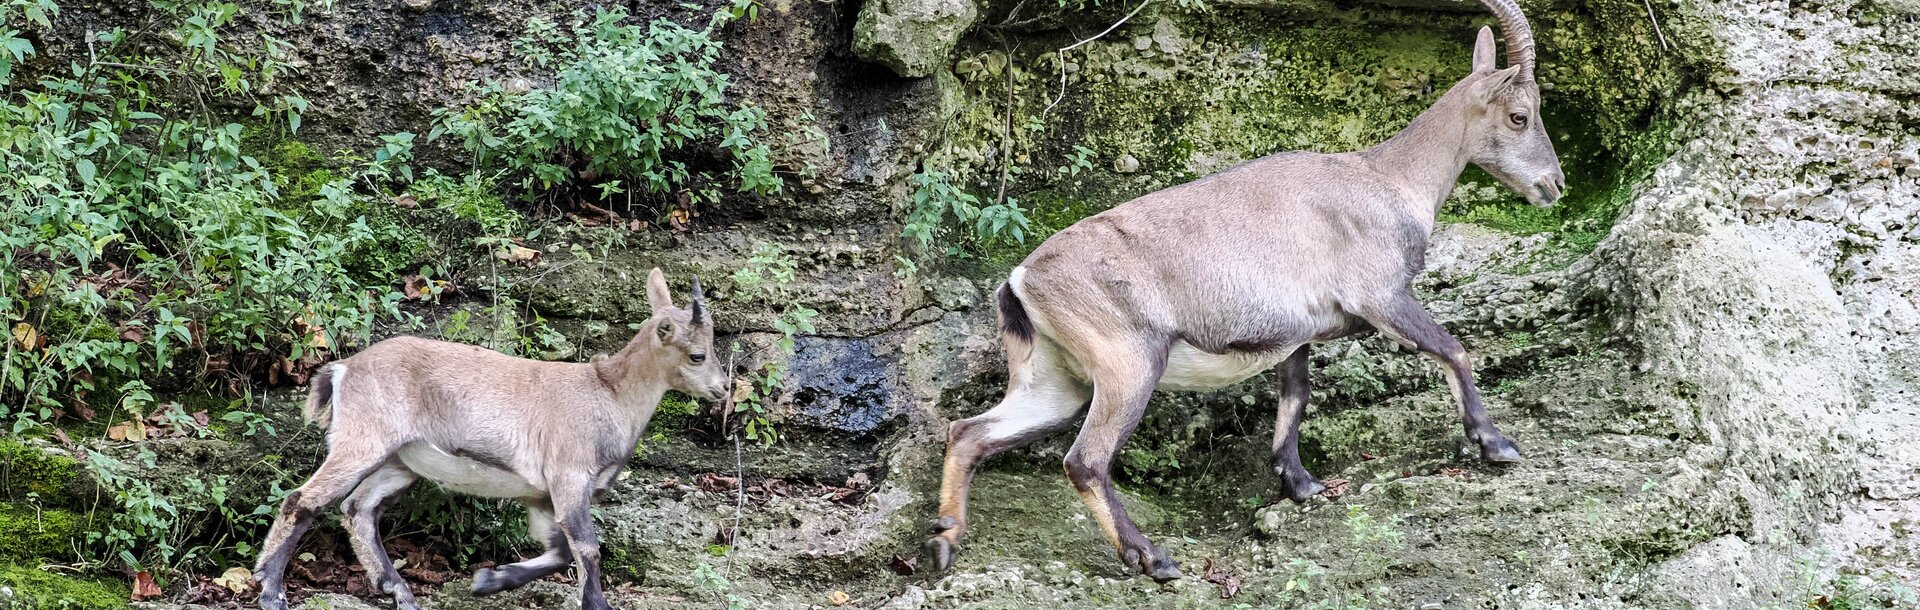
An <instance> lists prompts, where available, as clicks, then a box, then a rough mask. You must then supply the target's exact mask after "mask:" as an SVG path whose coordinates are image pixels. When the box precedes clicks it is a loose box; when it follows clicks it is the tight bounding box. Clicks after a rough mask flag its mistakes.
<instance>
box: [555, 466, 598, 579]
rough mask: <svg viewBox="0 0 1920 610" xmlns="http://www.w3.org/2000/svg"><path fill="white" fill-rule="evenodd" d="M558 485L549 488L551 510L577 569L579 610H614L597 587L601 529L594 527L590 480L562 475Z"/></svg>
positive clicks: (592, 482)
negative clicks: (576, 564) (551, 503)
mask: <svg viewBox="0 0 1920 610" xmlns="http://www.w3.org/2000/svg"><path fill="white" fill-rule="evenodd" d="M557 483H558V484H556V485H552V486H551V487H550V489H551V490H552V493H553V508H554V513H555V514H556V515H557V516H558V517H559V518H560V531H562V532H564V533H565V534H566V537H567V547H568V548H570V549H572V551H573V560H574V561H575V562H577V563H578V564H579V566H580V610H613V606H612V605H609V604H608V603H607V596H606V594H605V593H604V592H602V591H601V588H600V587H601V583H600V530H599V529H598V528H596V527H594V525H593V487H594V481H593V478H592V477H589V476H585V475H573V476H565V477H561V479H560V481H557Z"/></svg>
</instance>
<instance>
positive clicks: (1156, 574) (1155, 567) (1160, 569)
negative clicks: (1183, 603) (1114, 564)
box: [1120, 545, 1180, 582]
mask: <svg viewBox="0 0 1920 610" xmlns="http://www.w3.org/2000/svg"><path fill="white" fill-rule="evenodd" d="M1120 561H1122V562H1124V563H1126V564H1127V568H1128V569H1131V570H1139V571H1140V573H1141V574H1145V575H1147V576H1148V577H1149V578H1152V579H1153V581H1154V582H1168V581H1173V580H1179V579H1180V562H1177V561H1174V560H1173V559H1172V558H1169V557H1167V552H1166V551H1162V550H1160V549H1159V548H1158V547H1155V546H1152V545H1148V546H1147V549H1146V551H1144V552H1142V551H1141V550H1140V549H1133V548H1130V549H1127V550H1126V552H1125V553H1123V554H1121V556H1120Z"/></svg>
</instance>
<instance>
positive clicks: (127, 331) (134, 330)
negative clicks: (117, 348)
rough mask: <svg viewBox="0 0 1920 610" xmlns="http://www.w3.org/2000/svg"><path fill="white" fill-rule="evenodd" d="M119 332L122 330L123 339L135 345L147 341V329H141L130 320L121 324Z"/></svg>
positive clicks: (121, 336)
mask: <svg viewBox="0 0 1920 610" xmlns="http://www.w3.org/2000/svg"><path fill="white" fill-rule="evenodd" d="M119 330H120V338H121V339H125V340H127V341H132V342H134V343H139V342H142V341H146V340H147V329H144V328H141V327H139V326H138V325H136V324H135V323H134V322H133V321H132V320H128V321H127V322H125V323H123V324H121V325H120V328H119Z"/></svg>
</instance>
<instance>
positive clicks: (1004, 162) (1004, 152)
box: [993, 4, 1145, 205]
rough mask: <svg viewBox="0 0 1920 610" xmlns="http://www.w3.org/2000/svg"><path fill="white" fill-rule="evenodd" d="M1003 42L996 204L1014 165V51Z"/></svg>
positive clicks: (1004, 198) (1004, 197)
mask: <svg viewBox="0 0 1920 610" xmlns="http://www.w3.org/2000/svg"><path fill="white" fill-rule="evenodd" d="M1141 6H1145V5H1144V4H1143V5H1141ZM1001 42H1002V46H1001V49H1002V52H1003V53H1006V54H1007V115H1006V116H1007V119H1006V123H1005V124H1004V125H1003V126H1002V128H1001V130H1000V193H999V194H997V195H994V196H993V203H994V204H995V205H999V204H1004V203H1006V202H1007V174H1008V172H1009V170H1011V169H1012V165H1013V53H1012V52H1011V51H1006V50H1005V49H1006V46H1005V42H1006V41H1005V40H1004V39H1002V40H1001Z"/></svg>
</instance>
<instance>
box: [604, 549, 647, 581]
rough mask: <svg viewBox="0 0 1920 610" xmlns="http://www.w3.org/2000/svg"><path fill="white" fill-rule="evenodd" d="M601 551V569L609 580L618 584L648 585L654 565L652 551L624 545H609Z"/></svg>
mask: <svg viewBox="0 0 1920 610" xmlns="http://www.w3.org/2000/svg"><path fill="white" fill-rule="evenodd" d="M601 551H602V554H601V561H600V567H601V569H602V570H603V573H605V574H606V575H607V578H608V579H611V580H612V581H613V582H616V583H621V582H625V583H633V584H636V585H643V584H646V582H647V572H648V571H649V570H652V569H653V565H654V557H653V552H652V551H649V550H648V549H646V548H645V547H629V546H628V545H624V544H609V545H606V546H603V547H601Z"/></svg>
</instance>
